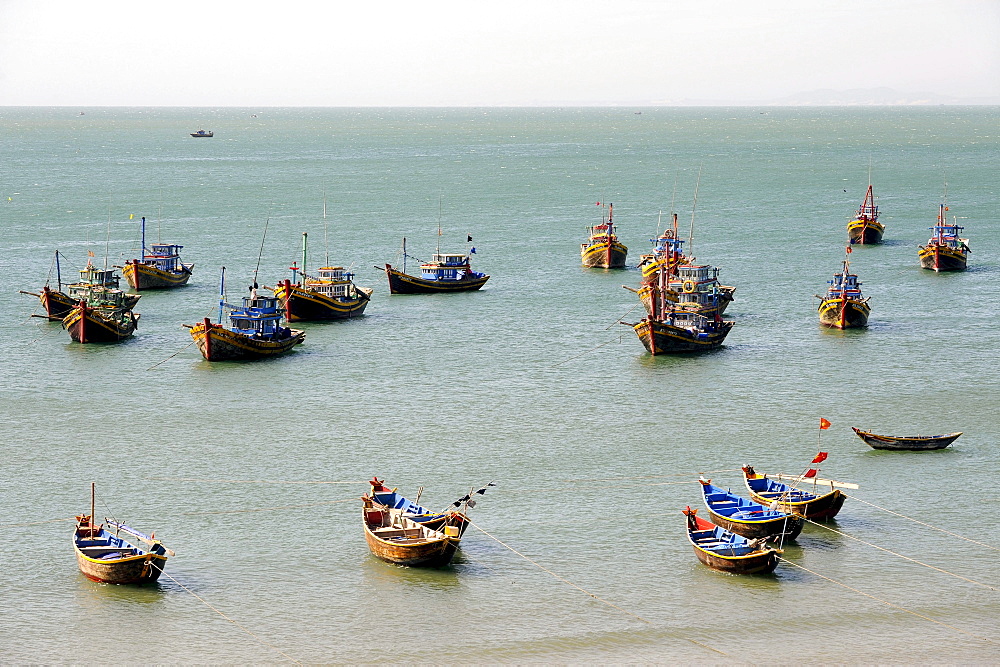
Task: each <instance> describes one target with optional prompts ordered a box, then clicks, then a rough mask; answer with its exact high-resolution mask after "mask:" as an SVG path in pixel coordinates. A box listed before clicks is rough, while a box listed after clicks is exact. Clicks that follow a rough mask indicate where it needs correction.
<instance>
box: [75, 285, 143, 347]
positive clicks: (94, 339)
mask: <svg viewBox="0 0 1000 667" xmlns="http://www.w3.org/2000/svg"><path fill="white" fill-rule="evenodd" d="M79 289H80V293H79V295H78V298H79V299H80V300H79V302H78V303H77V305H76V306H75V307H74V308H73V309H72V310H70V311H69V314H68V315H66V317H64V318H63V321H62V323H63V328H64V329H66V331H68V332H69V335H70V338H72V339H73V340H74V341H75V342H77V343H117V342H119V341H122V340H125V339H126V338H129V337H130V336H131V335H132V334H134V333H135V330H136V328H138V326H139V315H138V314H136V313H133V312H132V309H131V306H130V305H129V303H134V302H133V301H131V300H130V299H129V298H128V297H129V296H132V295H127V294H125V292H122V291H121V290H119V289H107V288H104V287H96V286H89V285H88V286H86V287H81V288H79ZM70 294H71V295H74V290H73V288H72V286H71V290H70Z"/></svg>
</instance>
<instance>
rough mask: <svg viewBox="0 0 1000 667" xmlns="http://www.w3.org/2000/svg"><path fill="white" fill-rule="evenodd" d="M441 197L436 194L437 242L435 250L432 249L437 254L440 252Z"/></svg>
mask: <svg viewBox="0 0 1000 667" xmlns="http://www.w3.org/2000/svg"><path fill="white" fill-rule="evenodd" d="M441 199H442V198H441V196H440V195H439V196H438V242H437V250H435V251H434V252H435V254H437V255H440V254H441Z"/></svg>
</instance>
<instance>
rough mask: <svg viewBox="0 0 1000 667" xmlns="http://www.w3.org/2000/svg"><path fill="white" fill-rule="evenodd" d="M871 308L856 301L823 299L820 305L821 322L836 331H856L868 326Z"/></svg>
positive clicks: (862, 302)
mask: <svg viewBox="0 0 1000 667" xmlns="http://www.w3.org/2000/svg"><path fill="white" fill-rule="evenodd" d="M870 312H871V307H870V306H869V305H868V304H867V303H865V302H864V301H857V300H854V299H846V302H845V300H844V299H841V298H837V299H823V301H822V302H820V304H819V321H820V323H821V324H824V325H826V326H828V327H834V328H836V329H855V328H860V327H866V326H868V315H869V313H870Z"/></svg>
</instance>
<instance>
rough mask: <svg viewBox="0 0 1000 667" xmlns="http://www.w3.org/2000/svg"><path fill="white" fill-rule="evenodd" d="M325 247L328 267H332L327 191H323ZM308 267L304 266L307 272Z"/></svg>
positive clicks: (303, 268)
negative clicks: (327, 218) (327, 219)
mask: <svg viewBox="0 0 1000 667" xmlns="http://www.w3.org/2000/svg"><path fill="white" fill-rule="evenodd" d="M323 247H324V248H326V266H330V223H329V222H326V190H323ZM305 269H306V265H305V264H304V263H303V264H302V270H303V271H305Z"/></svg>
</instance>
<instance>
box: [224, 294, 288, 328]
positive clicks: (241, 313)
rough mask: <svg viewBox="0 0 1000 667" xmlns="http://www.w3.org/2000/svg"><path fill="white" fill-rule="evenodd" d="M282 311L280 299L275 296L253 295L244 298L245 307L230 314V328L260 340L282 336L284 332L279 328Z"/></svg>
mask: <svg viewBox="0 0 1000 667" xmlns="http://www.w3.org/2000/svg"><path fill="white" fill-rule="evenodd" d="M281 313H282V310H281V309H280V308H278V299H277V298H275V297H273V296H258V295H256V294H251V295H250V296H245V297H243V307H242V308H236V309H234V310H233V311H232V312H231V313H229V321H230V323H231V324H232V326H231V327H230V328H231V329H232V330H233V331H235V332H236V333H241V334H245V335H247V336H256V337H259V338H272V337H276V336H280V335H281V334H282V333H284V331H288V329H283V327H281V326H279V323H280V321H281Z"/></svg>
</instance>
